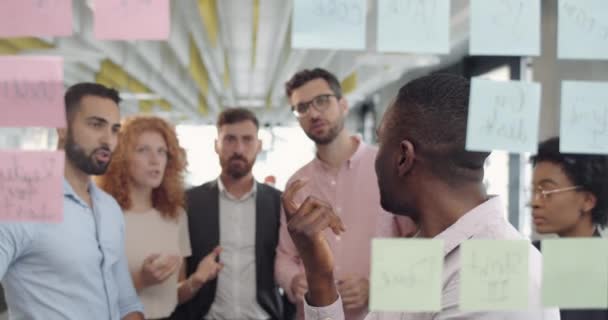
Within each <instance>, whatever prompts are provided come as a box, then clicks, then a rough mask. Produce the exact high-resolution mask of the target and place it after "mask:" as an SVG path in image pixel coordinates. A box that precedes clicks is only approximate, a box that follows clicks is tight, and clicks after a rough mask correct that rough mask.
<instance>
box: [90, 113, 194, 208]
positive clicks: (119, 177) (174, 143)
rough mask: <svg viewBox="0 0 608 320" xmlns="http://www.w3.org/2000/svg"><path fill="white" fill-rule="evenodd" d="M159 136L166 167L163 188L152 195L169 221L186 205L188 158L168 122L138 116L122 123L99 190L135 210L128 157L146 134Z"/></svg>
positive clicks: (156, 205) (121, 204)
mask: <svg viewBox="0 0 608 320" xmlns="http://www.w3.org/2000/svg"><path fill="white" fill-rule="evenodd" d="M149 131H153V132H158V133H159V134H160V135H161V136H162V137H163V138H164V139H165V143H166V144H167V152H168V159H167V166H166V168H165V174H164V177H163V181H162V183H161V185H160V186H158V187H157V188H156V189H154V190H153V191H152V206H153V207H154V208H155V209H156V210H158V211H159V212H160V213H161V215H163V216H164V217H167V218H176V217H177V216H178V215H179V213H180V211H181V210H180V209H181V208H183V206H184V202H185V191H184V177H183V176H184V171H185V168H186V155H185V152H184V149H183V148H181V147H180V145H179V141H178V140H177V134H176V133H175V129H174V128H173V127H172V126H171V125H170V124H169V123H168V122H167V121H165V120H163V119H161V118H158V117H151V116H136V117H131V118H128V119H126V120H125V121H124V122H123V125H122V128H121V130H120V136H119V139H118V145H117V146H116V150H114V152H113V153H112V162H111V163H110V166H109V167H108V170H107V171H106V173H105V174H104V175H103V176H100V177H98V178H97V183H98V184H99V186H100V187H101V188H102V189H103V190H104V191H106V192H107V193H109V194H111V195H112V196H113V197H114V198H115V199H116V201H118V204H119V205H120V207H121V208H123V210H129V209H130V208H131V206H132V202H131V196H130V194H129V192H128V190H129V183H130V177H129V172H128V170H129V162H128V161H129V155H130V154H131V152H132V151H133V150H134V149H135V143H136V142H137V138H139V136H140V135H141V134H142V133H143V132H149Z"/></svg>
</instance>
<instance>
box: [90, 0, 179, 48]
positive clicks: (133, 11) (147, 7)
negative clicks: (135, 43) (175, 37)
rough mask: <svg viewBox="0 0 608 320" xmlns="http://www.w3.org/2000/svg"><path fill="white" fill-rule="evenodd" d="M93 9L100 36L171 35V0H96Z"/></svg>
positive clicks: (140, 37) (158, 37) (143, 37)
mask: <svg viewBox="0 0 608 320" xmlns="http://www.w3.org/2000/svg"><path fill="white" fill-rule="evenodd" d="M182 1H183V0H182ZM93 11H94V13H95V18H94V20H95V23H94V32H95V37H96V38H97V39H101V40H166V39H167V38H169V0H94V5H93Z"/></svg>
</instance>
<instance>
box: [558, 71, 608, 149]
mask: <svg viewBox="0 0 608 320" xmlns="http://www.w3.org/2000/svg"><path fill="white" fill-rule="evenodd" d="M559 143H560V151H561V152H569V153H590V154H608V82H586V81H563V82H562V101H561V115H560V141H559Z"/></svg>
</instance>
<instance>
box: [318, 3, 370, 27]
mask: <svg viewBox="0 0 608 320" xmlns="http://www.w3.org/2000/svg"><path fill="white" fill-rule="evenodd" d="M313 1H314V0H313ZM314 2H315V3H316V6H315V9H314V13H315V14H316V15H317V16H319V18H321V19H323V18H325V19H332V18H333V19H338V20H339V21H342V22H344V23H347V24H352V25H360V24H362V23H363V19H365V12H363V8H361V6H360V4H359V3H357V2H356V1H348V0H316V1H314Z"/></svg>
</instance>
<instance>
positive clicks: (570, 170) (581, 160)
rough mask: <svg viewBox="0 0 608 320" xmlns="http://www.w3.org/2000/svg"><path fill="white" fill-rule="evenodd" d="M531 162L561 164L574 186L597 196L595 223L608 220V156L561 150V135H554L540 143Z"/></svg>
mask: <svg viewBox="0 0 608 320" xmlns="http://www.w3.org/2000/svg"><path fill="white" fill-rule="evenodd" d="M531 161H532V164H533V165H534V166H536V165H537V164H538V163H539V162H551V163H554V164H556V165H558V166H560V167H561V168H562V171H563V172H564V173H565V174H566V176H567V177H568V179H570V181H571V182H572V183H573V184H574V185H578V186H581V187H582V189H583V190H585V191H588V192H591V193H592V194H593V195H594V196H595V197H596V199H597V202H596V204H595V207H594V208H593V209H592V210H591V220H592V221H593V223H595V224H599V225H601V226H605V225H606V223H608V156H606V155H592V154H569V153H561V152H560V151H559V138H558V137H553V138H549V139H547V140H545V141H543V142H541V143H540V145H539V146H538V153H537V154H536V155H535V156H532V158H531Z"/></svg>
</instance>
